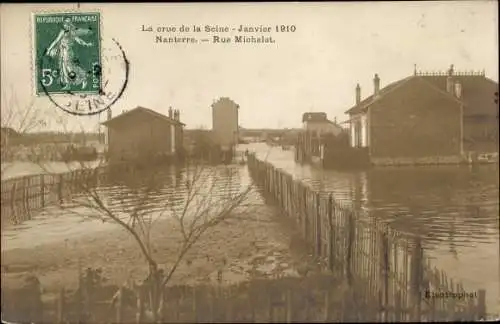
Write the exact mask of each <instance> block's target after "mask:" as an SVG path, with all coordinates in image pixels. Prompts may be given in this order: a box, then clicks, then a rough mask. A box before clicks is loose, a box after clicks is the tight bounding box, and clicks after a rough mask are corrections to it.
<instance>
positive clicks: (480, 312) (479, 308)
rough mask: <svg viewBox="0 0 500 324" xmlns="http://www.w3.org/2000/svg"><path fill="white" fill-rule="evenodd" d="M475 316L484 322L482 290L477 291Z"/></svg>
mask: <svg viewBox="0 0 500 324" xmlns="http://www.w3.org/2000/svg"><path fill="white" fill-rule="evenodd" d="M477 315H478V317H479V319H482V320H486V290H484V289H479V291H478V303H477Z"/></svg>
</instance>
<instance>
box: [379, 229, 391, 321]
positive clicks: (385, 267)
mask: <svg viewBox="0 0 500 324" xmlns="http://www.w3.org/2000/svg"><path fill="white" fill-rule="evenodd" d="M381 270H382V271H381V274H382V282H383V285H384V287H383V293H384V295H383V298H384V299H383V303H384V321H388V316H389V238H388V236H387V230H386V228H384V229H383V232H382V269H381Z"/></svg>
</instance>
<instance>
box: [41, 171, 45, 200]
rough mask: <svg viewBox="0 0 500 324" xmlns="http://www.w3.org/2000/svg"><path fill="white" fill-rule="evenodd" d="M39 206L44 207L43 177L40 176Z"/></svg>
mask: <svg viewBox="0 0 500 324" xmlns="http://www.w3.org/2000/svg"><path fill="white" fill-rule="evenodd" d="M40 204H41V205H42V207H45V177H44V175H43V174H41V175H40Z"/></svg>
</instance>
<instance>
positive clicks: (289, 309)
mask: <svg viewBox="0 0 500 324" xmlns="http://www.w3.org/2000/svg"><path fill="white" fill-rule="evenodd" d="M292 298H293V297H292V289H290V288H288V289H287V290H286V323H292V321H293V300H292ZM252 323H253V322H252Z"/></svg>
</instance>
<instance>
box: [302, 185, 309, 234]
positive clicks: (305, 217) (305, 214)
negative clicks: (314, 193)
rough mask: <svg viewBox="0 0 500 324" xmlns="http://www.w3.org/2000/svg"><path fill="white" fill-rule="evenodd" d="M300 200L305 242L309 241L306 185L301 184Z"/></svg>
mask: <svg viewBox="0 0 500 324" xmlns="http://www.w3.org/2000/svg"><path fill="white" fill-rule="evenodd" d="M302 201H303V206H302V207H303V215H302V217H303V220H304V224H303V227H304V239H305V240H306V243H309V226H308V223H309V210H308V206H307V187H306V186H305V185H303V184H302Z"/></svg>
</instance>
